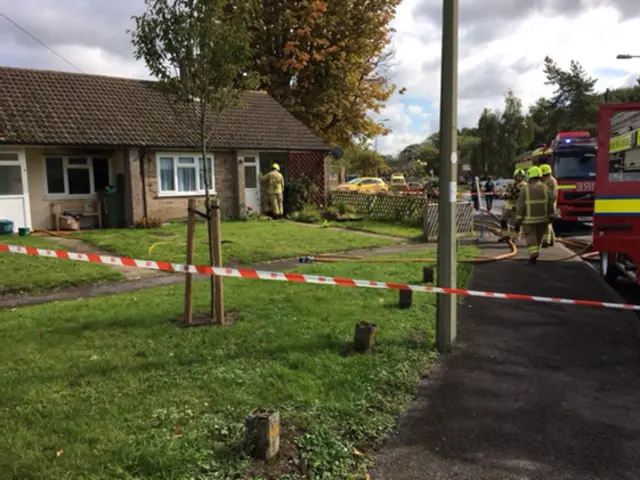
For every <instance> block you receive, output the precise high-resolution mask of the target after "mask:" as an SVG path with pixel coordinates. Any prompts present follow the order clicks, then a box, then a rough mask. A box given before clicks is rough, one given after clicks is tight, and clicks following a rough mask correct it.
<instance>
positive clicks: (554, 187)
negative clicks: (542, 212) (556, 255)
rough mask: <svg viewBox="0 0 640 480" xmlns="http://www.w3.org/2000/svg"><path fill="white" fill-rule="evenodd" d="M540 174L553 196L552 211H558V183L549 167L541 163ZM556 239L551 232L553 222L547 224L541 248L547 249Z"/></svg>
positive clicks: (554, 234)
mask: <svg viewBox="0 0 640 480" xmlns="http://www.w3.org/2000/svg"><path fill="white" fill-rule="evenodd" d="M540 172H541V173H542V183H544V184H545V185H546V186H547V188H548V189H549V193H550V194H551V196H553V210H554V212H555V211H557V209H558V181H557V180H556V179H555V177H554V176H553V175H552V174H551V165H549V164H547V163H543V164H542V165H540ZM555 239H556V233H555V232H554V231H553V222H551V223H549V230H547V233H545V234H544V239H543V240H542V247H543V248H547V247H551V246H553V242H554V241H555Z"/></svg>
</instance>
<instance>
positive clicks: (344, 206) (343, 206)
mask: <svg viewBox="0 0 640 480" xmlns="http://www.w3.org/2000/svg"><path fill="white" fill-rule="evenodd" d="M336 208H337V209H338V212H339V213H340V215H347V214H349V213H356V209H355V208H354V207H352V206H351V205H349V203H347V202H345V201H344V200H343V201H342V202H338V203H337V204H336Z"/></svg>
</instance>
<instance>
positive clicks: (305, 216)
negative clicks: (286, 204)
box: [290, 205, 322, 223]
mask: <svg viewBox="0 0 640 480" xmlns="http://www.w3.org/2000/svg"><path fill="white" fill-rule="evenodd" d="M290 218H291V220H293V221H295V222H300V223H318V222H319V221H320V220H322V215H321V214H320V210H319V209H318V207H316V206H314V205H305V206H304V207H303V208H302V209H301V210H300V211H299V212H295V213H293V214H292V215H291V217H290Z"/></svg>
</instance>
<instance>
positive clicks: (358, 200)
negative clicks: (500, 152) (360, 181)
mask: <svg viewBox="0 0 640 480" xmlns="http://www.w3.org/2000/svg"><path fill="white" fill-rule="evenodd" d="M343 202H344V203H346V204H347V205H349V206H350V207H352V208H353V209H354V210H355V211H356V213H359V214H360V215H364V216H365V217H367V218H370V219H372V220H386V221H400V222H405V223H407V224H408V225H413V226H416V227H420V226H422V230H423V232H424V239H425V241H434V240H436V239H437V238H438V229H439V226H438V202H437V201H436V200H435V199H428V198H425V197H417V196H393V195H363V194H360V193H351V192H333V193H332V194H331V198H330V203H331V205H334V206H336V205H338V204H340V203H343ZM473 213H474V210H473V203H472V202H460V201H459V202H457V205H456V230H457V233H458V235H468V234H470V233H473Z"/></svg>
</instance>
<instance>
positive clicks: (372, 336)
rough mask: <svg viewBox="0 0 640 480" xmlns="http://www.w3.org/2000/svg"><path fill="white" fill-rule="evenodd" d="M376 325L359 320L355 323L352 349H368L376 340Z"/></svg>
mask: <svg viewBox="0 0 640 480" xmlns="http://www.w3.org/2000/svg"><path fill="white" fill-rule="evenodd" d="M376 328H377V327H376V325H375V324H373V323H367V322H360V323H358V324H357V325H356V333H355V336H354V339H353V349H354V350H355V351H356V352H366V351H368V350H369V349H370V348H371V347H372V346H373V344H374V343H375V341H376Z"/></svg>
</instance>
